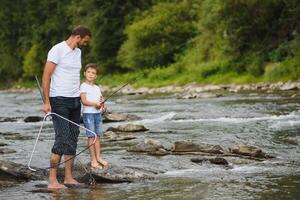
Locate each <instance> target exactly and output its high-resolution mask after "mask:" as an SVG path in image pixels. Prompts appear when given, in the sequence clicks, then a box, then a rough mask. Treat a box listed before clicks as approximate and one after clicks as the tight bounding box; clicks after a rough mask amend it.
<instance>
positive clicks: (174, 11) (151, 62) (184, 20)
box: [118, 1, 197, 69]
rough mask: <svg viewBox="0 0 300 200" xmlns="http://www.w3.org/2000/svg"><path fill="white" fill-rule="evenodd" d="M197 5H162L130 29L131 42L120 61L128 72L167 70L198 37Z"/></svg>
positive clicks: (128, 42)
mask: <svg viewBox="0 0 300 200" xmlns="http://www.w3.org/2000/svg"><path fill="white" fill-rule="evenodd" d="M193 2H194V1H181V2H180V3H158V4H157V5H155V6H153V7H152V9H150V10H149V11H146V12H144V13H143V15H142V17H140V18H138V19H137V20H136V21H135V22H134V23H133V24H131V25H130V26H128V27H127V28H126V31H125V33H126V35H127V38H128V39H127V41H126V42H125V43H124V44H123V45H122V47H121V49H120V51H119V55H118V60H119V61H120V63H121V65H122V66H123V67H125V68H131V69H138V68H147V67H154V66H165V65H167V64H170V63H172V62H174V60H175V56H176V54H178V53H180V52H182V51H183V50H184V48H185V47H186V42H187V41H188V40H189V39H190V38H192V37H193V36H195V34H196V27H195V24H194V21H195V19H196V17H197V16H196V12H195V9H196V8H195V6H196V5H195V4H194V3H193Z"/></svg>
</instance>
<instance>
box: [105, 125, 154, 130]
mask: <svg viewBox="0 0 300 200" xmlns="http://www.w3.org/2000/svg"><path fill="white" fill-rule="evenodd" d="M147 130H149V129H147V128H145V127H144V126H143V125H139V124H123V125H120V126H118V127H117V128H113V127H109V128H108V129H107V131H114V132H141V131H147Z"/></svg>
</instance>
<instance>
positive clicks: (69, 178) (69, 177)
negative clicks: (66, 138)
mask: <svg viewBox="0 0 300 200" xmlns="http://www.w3.org/2000/svg"><path fill="white" fill-rule="evenodd" d="M72 157H73V155H64V159H65V160H68V161H67V162H65V180H64V184H79V183H78V181H76V180H75V179H74V178H73V174H72V166H73V163H74V158H72ZM71 158H72V159H71ZM69 159H70V160H69Z"/></svg>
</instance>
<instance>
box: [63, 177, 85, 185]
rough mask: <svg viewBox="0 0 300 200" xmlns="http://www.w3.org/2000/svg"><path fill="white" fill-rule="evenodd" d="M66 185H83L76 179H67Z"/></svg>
mask: <svg viewBox="0 0 300 200" xmlns="http://www.w3.org/2000/svg"><path fill="white" fill-rule="evenodd" d="M64 184H65V185H79V184H81V183H79V182H78V181H76V180H75V179H73V178H72V179H68V180H66V179H65V181H64Z"/></svg>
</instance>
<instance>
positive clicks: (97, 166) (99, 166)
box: [91, 162, 103, 169]
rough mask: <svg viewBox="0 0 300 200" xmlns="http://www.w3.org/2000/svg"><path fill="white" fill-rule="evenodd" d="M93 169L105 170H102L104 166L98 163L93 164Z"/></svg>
mask: <svg viewBox="0 0 300 200" xmlns="http://www.w3.org/2000/svg"><path fill="white" fill-rule="evenodd" d="M91 167H92V168H93V169H103V168H102V165H100V164H99V163H98V162H95V163H94V162H92V163H91Z"/></svg>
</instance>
